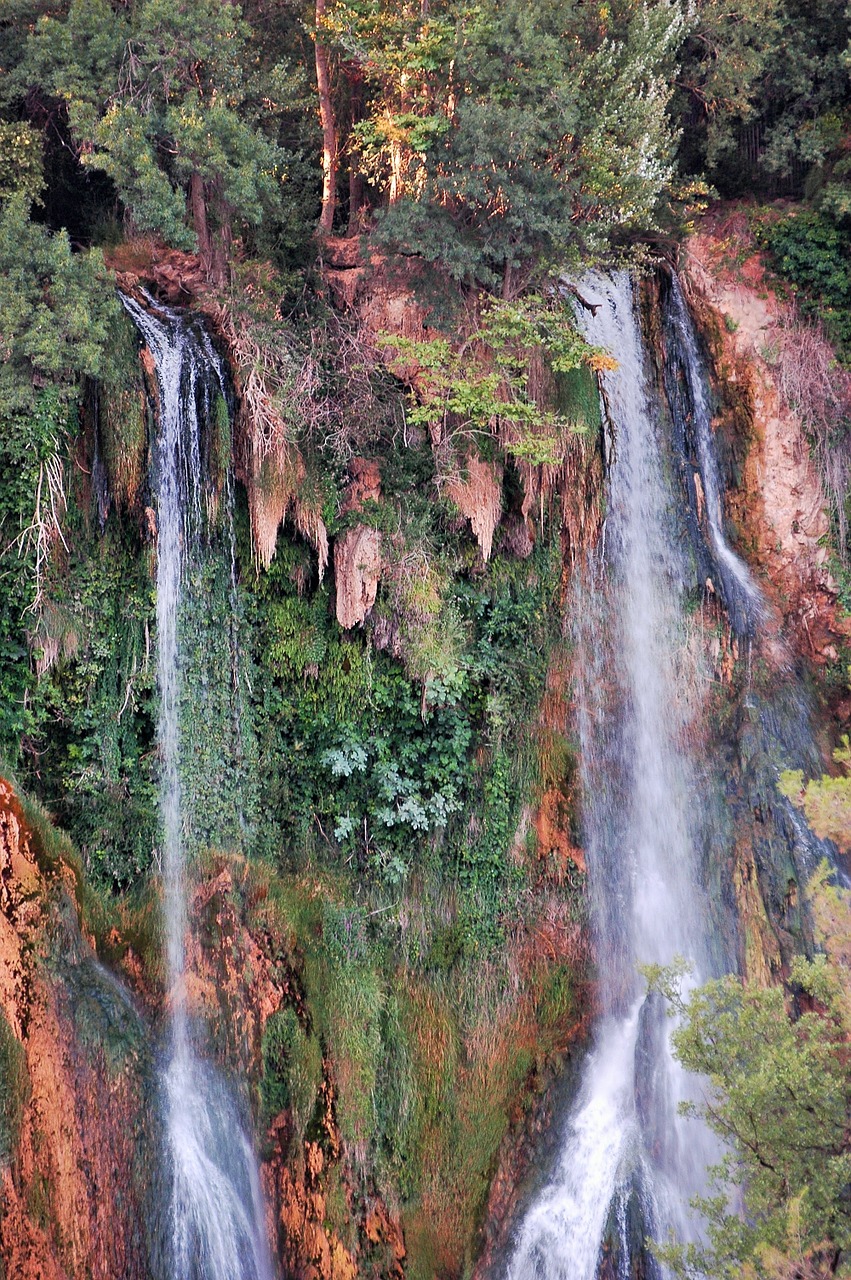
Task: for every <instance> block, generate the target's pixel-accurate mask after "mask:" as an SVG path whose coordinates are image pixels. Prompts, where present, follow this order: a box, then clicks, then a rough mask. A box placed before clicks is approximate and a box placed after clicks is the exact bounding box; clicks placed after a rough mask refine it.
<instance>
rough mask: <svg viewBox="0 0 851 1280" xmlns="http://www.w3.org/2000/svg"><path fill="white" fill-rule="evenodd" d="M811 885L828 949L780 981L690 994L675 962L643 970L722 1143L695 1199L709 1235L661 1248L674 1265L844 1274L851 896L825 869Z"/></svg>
mask: <svg viewBox="0 0 851 1280" xmlns="http://www.w3.org/2000/svg"><path fill="white" fill-rule="evenodd" d="M810 894H811V898H812V902H813V913H814V918H815V922H816V926H817V930H818V932H819V936H820V939H821V942H822V944H823V945H824V946H825V948H826V954H824V955H821V956H819V957H817V958H816V959H815V960H812V961H806V960H798V961H796V963H795V965H794V966H793V970H792V974H791V976H790V988H789V990H788V992H784V991H783V990H782V989H780V988H777V987H774V988H769V989H754V988H748V987H746V986H744V985H743V983H742V982H741V980H740V979H739V978H737V977H735V976H728V977H725V978H721V979H719V980H717V981H713V982H709V983H707V984H706V985H705V986H703V987H702V988H700V989H699V990H697V991H695V992H693V993H692V994H691V996H690V997H689V998H688V999H687V1000H686V999H683V997H682V996H681V994H680V992H679V987H678V977H679V975H678V973H677V972H676V970H673V971H672V970H668V971H667V972H665V971H660V970H654V971H653V972H651V974H650V978H651V985H653V986H656V987H658V988H660V989H661V990H662V991H663V992H664V993H665V995H666V996H667V997H668V998H669V1000H670V1001H671V1006H672V1009H673V1010H674V1011H675V1012H676V1013H677V1014H678V1015H679V1017H680V1019H681V1022H680V1025H679V1026H678V1027H677V1029H676V1030H675V1031H674V1036H673V1042H674V1049H675V1052H676V1055H677V1057H678V1058H679V1059H680V1061H681V1062H683V1064H684V1065H685V1066H686V1067H687V1068H688V1069H689V1070H690V1071H694V1072H698V1073H699V1074H700V1075H701V1076H702V1077H703V1078H704V1081H705V1093H704V1101H703V1103H702V1104H698V1105H696V1106H692V1107H689V1108H688V1109H689V1110H691V1111H693V1112H694V1111H696V1112H699V1113H701V1114H702V1115H703V1116H704V1118H705V1120H706V1121H707V1123H708V1124H709V1126H710V1127H711V1128H712V1129H713V1130H714V1131H715V1132H716V1133H717V1134H719V1135H720V1137H721V1138H722V1139H723V1141H724V1143H725V1146H726V1154H725V1156H724V1159H723V1160H722V1162H721V1164H720V1165H719V1166H718V1167H717V1168H716V1169H714V1170H713V1171H712V1175H713V1181H714V1185H715V1191H716V1194H715V1195H713V1196H710V1197H706V1198H703V1199H701V1200H699V1201H697V1202H696V1204H697V1206H698V1207H699V1208H700V1209H701V1211H702V1212H703V1214H704V1217H705V1220H706V1224H707V1234H708V1241H709V1243H708V1246H707V1247H705V1248H701V1247H698V1246H694V1245H692V1246H688V1247H683V1246H680V1245H677V1244H672V1245H670V1246H668V1247H664V1248H661V1249H660V1250H659V1252H660V1255H661V1256H662V1257H663V1258H664V1260H665V1261H667V1262H668V1263H669V1264H671V1265H672V1266H673V1268H674V1269H675V1271H676V1272H677V1274H679V1275H684V1276H694V1277H698V1276H711V1277H713V1280H782V1278H783V1277H788V1278H789V1280H792V1277H796V1276H797V1277H799V1280H803V1278H805V1277H813V1280H815V1277H817V1276H833V1275H843V1276H848V1275H849V1274H851V1072H849V1040H851V1002H849V971H848V968H849V959H851V895H849V894H848V893H847V892H846V891H842V890H839V889H837V888H836V887H834V886H831V885H830V884H829V883H828V871H827V868H823V869H822V871H821V872H820V873H819V874H818V876H817V877H816V879H815V880H814V882H813V884H812V885H811V888H810ZM738 1201H741V1205H742V1210H743V1211H742V1213H741V1214H739V1213H736V1212H734V1211H733V1209H732V1207H731V1206H734V1205H736V1203H737V1202H738Z"/></svg>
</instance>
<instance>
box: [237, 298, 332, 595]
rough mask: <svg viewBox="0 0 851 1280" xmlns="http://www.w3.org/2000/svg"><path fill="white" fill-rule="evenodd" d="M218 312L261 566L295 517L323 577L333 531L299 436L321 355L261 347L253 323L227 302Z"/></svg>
mask: <svg viewBox="0 0 851 1280" xmlns="http://www.w3.org/2000/svg"><path fill="white" fill-rule="evenodd" d="M213 316H214V319H215V321H216V323H217V325H218V328H219V331H220V332H221V334H222V336H223V337H224V339H225V341H226V342H227V344H228V347H229V349H230V352H231V356H232V367H233V369H234V373H235V377H236V381H237V390H238V392H239V410H238V414H237V421H236V427H237V436H238V439H239V449H238V457H237V464H238V467H239V470H240V479H242V481H243V483H244V484H245V486H246V489H247V491H248V506H249V513H250V517H251V538H252V545H253V549H254V558H255V564H256V565H257V567H258V568H260V567H262V568H264V569H266V568H268V567H269V565H270V564H271V562H272V558H273V557H274V555H275V547H276V545H277V540H278V530H279V528H280V526H281V524H282V522H283V521H284V520H285V519H286V518H287V516H289V517H290V518H291V519H292V521H293V523H294V524H295V527H296V529H297V530H298V532H299V533H300V534H301V535H302V537H303V538H306V539H307V541H308V542H310V544H311V545H312V546H313V548H314V549H315V551H316V554H317V556H318V559H319V577H320V579H321V578H322V576H323V574H324V572H325V569H326V567H327V564H328V533H327V530H326V528H325V522H324V520H323V518H322V510H321V501H320V498H319V495H318V494H310V493H308V492H306V489H307V468H306V466H305V463H304V458H303V457H302V455H301V451H300V449H299V448H298V445H297V444H296V443H295V441H294V438H293V437H294V435H295V431H296V428H297V427H298V426H299V425H301V423H302V421H303V418H302V412H301V411H302V409H303V408H304V407H305V406H306V405H309V404H311V403H312V392H313V391H314V390H315V385H316V383H317V380H318V369H317V365H316V361H315V360H313V359H312V358H311V357H308V358H307V359H305V360H303V361H299V360H298V359H297V357H296V355H295V354H294V353H293V352H292V351H291V350H290V349H289V347H288V346H286V344H285V343H284V341H283V339H282V341H281V343H280V344H279V345H276V347H275V348H274V349H271V348H270V347H267V346H264V345H262V344H261V343H260V342H258V341H257V339H256V337H255V336H254V335H253V333H252V330H251V326H250V325H247V324H237V322H236V318H235V316H234V314H233V312H232V311H231V310H230V308H229V307H227V306H225V305H223V304H219V305H218V306H217V307H216V308H215V310H214V312H213ZM284 406H286V409H285V408H284Z"/></svg>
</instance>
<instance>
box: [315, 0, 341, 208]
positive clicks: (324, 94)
mask: <svg viewBox="0 0 851 1280" xmlns="http://www.w3.org/2000/svg"><path fill="white" fill-rule="evenodd" d="M324 16H325V0H316V85H317V88H318V89H319V122H320V124H321V125H322V215H321V217H320V219H319V229H320V231H325V232H330V231H331V230H332V228H333V226H334V214H335V212H336V209H337V128H336V125H335V124H334V108H333V104H332V102H331V76H330V73H329V70H328V49H327V47H326V46H325V45H324V44H323V43H322V31H321V24H322V19H323V18H324Z"/></svg>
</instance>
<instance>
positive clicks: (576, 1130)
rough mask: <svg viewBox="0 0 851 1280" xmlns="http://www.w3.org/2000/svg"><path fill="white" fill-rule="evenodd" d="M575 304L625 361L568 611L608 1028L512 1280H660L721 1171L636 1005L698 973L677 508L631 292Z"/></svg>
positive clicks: (597, 284) (675, 1069) (701, 911)
mask: <svg viewBox="0 0 851 1280" xmlns="http://www.w3.org/2000/svg"><path fill="white" fill-rule="evenodd" d="M583 295H584V296H586V297H588V298H590V300H591V301H592V302H594V303H596V302H598V301H599V303H600V306H599V308H598V310H597V313H596V315H595V316H594V317H593V318H590V317H589V316H588V315H587V313H585V314H583V317H582V323H583V325H584V328H585V331H586V336H587V337H588V338H589V340H590V341H592V342H593V343H595V344H597V345H599V346H602V347H605V348H606V349H607V350H609V351H611V352H612V353H613V354H614V355H615V356H616V358H617V360H618V368H617V369H616V370H615V371H613V372H612V373H609V374H606V375H605V378H604V383H605V392H606V400H607V405H608V412H609V418H610V424H611V429H612V436H613V439H612V442H611V456H612V461H611V466H610V473H609V481H608V486H609V487H608V501H607V517H606V524H605V533H604V547H603V548H602V549H601V550H600V552H599V554H598V557H597V559H596V561H595V562H593V563H592V564H591V566H590V568H589V574H588V579H587V581H586V582H585V583H584V584H583V585H582V586H581V587H580V589H579V597H578V599H577V600H576V604H575V610H574V612H575V614H576V616H577V618H578V623H577V627H576V646H577V682H578V705H579V714H578V720H579V734H580V747H581V768H582V790H583V826H584V832H583V837H584V846H585V850H586V857H587V864H588V874H589V887H590V895H591V912H592V922H593V928H594V932H595V944H596V952H597V961H598V976H599V991H600V1005H601V1013H600V1019H599V1023H598V1026H597V1029H596V1035H595V1042H594V1046H593V1048H592V1051H591V1053H590V1054H589V1057H588V1060H587V1063H586V1066H585V1069H584V1073H583V1078H582V1083H581V1085H580V1089H579V1093H578V1096H577V1098H576V1100H575V1103H574V1105H573V1108H572V1111H571V1114H570V1115H569V1117H568V1123H567V1127H566V1131H565V1134H564V1138H563V1142H562V1147H561V1155H560V1158H559V1160H558V1163H557V1167H556V1169H555V1171H554V1173H553V1175H552V1177H551V1179H550V1181H549V1184H548V1185H547V1186H546V1187H545V1188H544V1190H543V1191H542V1192H541V1194H540V1195H539V1196H538V1197H537V1199H536V1200H535V1201H534V1202H533V1203H532V1205H531V1207H530V1208H529V1210H528V1211H527V1213H526V1215H525V1217H524V1219H523V1220H522V1222H521V1224H520V1227H519V1230H518V1232H517V1236H516V1240H515V1247H514V1252H513V1256H512V1258H511V1261H510V1263H509V1266H508V1277H509V1280H531V1277H538V1278H540V1280H595V1277H596V1276H598V1275H599V1274H600V1273H601V1268H603V1267H605V1274H606V1275H607V1276H609V1275H614V1276H617V1277H618V1278H619V1280H629V1278H630V1277H635V1276H637V1275H640V1276H644V1277H658V1276H660V1275H663V1274H664V1272H663V1271H662V1269H661V1268H660V1266H659V1264H658V1262H656V1260H655V1259H654V1258H653V1257H652V1256H651V1255H650V1254H648V1253H647V1251H646V1249H645V1246H644V1241H645V1239H646V1238H647V1237H648V1236H649V1237H653V1238H656V1239H665V1238H666V1237H667V1235H668V1233H669V1232H671V1231H673V1232H674V1233H675V1234H676V1235H677V1236H678V1238H680V1239H695V1238H697V1237H698V1236H699V1232H700V1223H699V1222H698V1221H697V1220H696V1219H695V1216H694V1214H693V1211H692V1210H691V1209H690V1207H689V1201H690V1199H691V1197H692V1196H694V1195H696V1194H698V1193H700V1192H701V1191H702V1190H704V1189H705V1170H706V1167H707V1165H709V1164H711V1163H713V1162H714V1161H715V1160H716V1159H717V1157H718V1150H717V1147H716V1144H715V1140H714V1139H713V1137H712V1135H711V1134H710V1133H709V1131H708V1130H707V1129H706V1127H705V1126H704V1125H703V1123H702V1122H701V1121H699V1120H697V1119H685V1118H683V1117H682V1116H681V1115H679V1114H678V1104H679V1103H680V1102H681V1101H683V1100H686V1099H687V1098H688V1097H689V1094H690V1089H691V1088H693V1085H692V1084H691V1082H690V1081H689V1079H688V1077H687V1075H686V1073H685V1072H684V1071H683V1069H682V1068H681V1067H680V1066H679V1064H678V1063H677V1062H676V1060H675V1059H674V1058H673V1055H672V1052H671V1046H670V1035H671V1025H670V1020H668V1019H667V1018H666V1016H665V1012H664V1009H663V1007H662V1002H661V999H660V998H659V997H655V996H651V997H649V998H648V997H647V996H646V995H645V994H644V991H643V986H644V984H643V981H642V980H641V979H640V977H639V974H638V971H637V966H638V965H640V964H642V963H655V962H658V963H662V964H665V963H669V962H670V961H671V960H672V959H673V958H674V957H675V956H677V955H681V956H684V957H686V958H687V959H688V960H690V961H691V963H692V964H693V966H694V977H693V979H692V980H693V981H695V982H697V981H700V980H701V974H703V975H704V976H706V974H707V973H708V950H709V948H708V938H707V933H708V924H707V919H708V915H707V911H706V907H705V904H704V902H703V900H702V893H701V889H700V887H699V883H698V881H699V877H698V872H697V867H696V854H695V850H696V848H697V845H698V841H699V835H700V830H701V823H702V812H701V802H700V797H699V794H698V788H697V787H696V785H695V784H696V773H695V770H694V768H693V763H692V760H691V759H690V753H689V747H688V730H689V720H690V717H691V715H692V714H693V706H692V701H691V698H690V687H689V686H690V682H692V683H693V678H694V672H693V669H692V668H691V667H690V666H689V659H688V657H687V655H686V645H685V643H684V642H685V635H684V624H683V603H684V595H685V591H686V587H687V581H688V576H689V575H688V567H687V565H686V564H685V563H684V560H683V553H682V551H681V540H680V538H679V536H678V527H679V526H678V521H677V506H678V498H677V496H676V495H675V493H674V492H673V489H672V486H671V483H670V479H669V470H670V469H669V468H668V467H667V466H666V456H665V452H664V449H663V445H662V441H661V439H660V428H659V424H658V422H657V421H656V417H657V416H658V415H656V416H654V413H653V408H652V405H651V402H650V397H649V394H648V388H647V372H646V369H645V361H644V354H643V347H642V340H641V334H640V329H639V323H638V318H637V315H636V309H635V304H634V300H633V296H632V286H631V282H630V280H629V277H628V276H627V275H626V274H619V275H616V276H615V277H613V278H612V279H604V278H601V277H593V278H592V279H590V280H586V281H585V282H584V283H583ZM713 474H714V473H713ZM706 487H707V489H708V490H709V493H708V494H707V501H709V500H710V497H709V494H710V493H711V484H710V485H707V486H706ZM716 497H717V502H718V508H717V518H716V517H714V516H713V517H712V522H711V525H710V527H711V530H712V538H713V544H714V545H713V550H715V551H718V552H719V558H720V559H721V560H722V561H723V563H724V564H725V565H726V567H727V571H728V573H729V575H730V577H731V580H732V581H733V583H734V585H735V588H736V589H737V590H738V591H739V592H740V594H741V596H742V597H743V598H744V599H745V600H746V601H747V604H748V606H750V607H751V608H752V609H753V610H754V612H755V611H756V607H757V599H756V597H755V596H754V597H752V596H751V581H750V577H749V575H748V572H747V570H746V568H745V567H744V565H742V564H741V562H740V561H739V560H738V557H736V556H735V553H734V552H733V551H732V550H731V549H730V548H729V547H728V546H727V544H726V542H725V541H724V534H723V530H722V527H721V523H720V491H718V490H717V491H716V494H714V495H712V500H713V501H715V499H716ZM715 544H717V545H715ZM753 591H754V592H756V588H755V587H754V588H753Z"/></svg>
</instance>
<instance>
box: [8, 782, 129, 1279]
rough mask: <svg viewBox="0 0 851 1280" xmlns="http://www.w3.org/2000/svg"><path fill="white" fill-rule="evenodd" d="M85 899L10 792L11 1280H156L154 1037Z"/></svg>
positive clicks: (9, 1253)
mask: <svg viewBox="0 0 851 1280" xmlns="http://www.w3.org/2000/svg"><path fill="white" fill-rule="evenodd" d="M75 894H76V883H75V877H74V874H73V871H72V869H71V868H70V866H69V865H68V864H67V863H66V862H65V861H64V860H63V859H62V858H61V856H59V857H53V856H52V855H51V854H47V853H46V852H45V850H44V848H43V846H42V844H41V841H40V837H39V835H38V834H37V833H36V832H34V831H33V830H32V829H31V827H30V826H29V824H28V823H27V821H26V820H25V818H24V814H23V811H22V809H21V806H20V804H19V802H18V800H17V798H16V796H15V794H14V792H13V790H12V788H11V787H10V786H9V784H8V783H6V782H5V781H3V780H0V1010H2V1013H3V1015H4V1017H5V1020H6V1022H7V1024H8V1027H9V1028H10V1029H11V1032H12V1035H13V1037H14V1040H15V1041H16V1042H17V1043H18V1045H19V1046H20V1050H19V1051H18V1053H17V1055H16V1056H18V1057H19V1060H20V1064H21V1070H20V1072H19V1077H18V1080H17V1084H16V1086H15V1087H16V1091H17V1095H18V1097H17V1105H18V1123H17V1124H16V1125H15V1128H16V1130H17V1131H16V1132H15V1133H14V1134H13V1141H12V1143H11V1148H12V1149H11V1158H10V1161H9V1163H8V1165H6V1167H4V1168H2V1169H0V1181H2V1202H0V1271H2V1272H3V1274H4V1276H5V1277H6V1280H36V1278H38V1280H42V1278H44V1280H60V1278H62V1280H64V1278H65V1277H68V1278H69V1280H70V1278H71V1277H81V1278H82V1277H91V1278H92V1280H115V1277H117V1276H121V1277H126V1280H135V1278H136V1277H139V1280H142V1278H143V1277H147V1276H148V1275H149V1274H150V1269H149V1266H148V1258H147V1242H146V1240H145V1236H144V1229H143V1226H142V1224H143V1223H144V1221H145V1219H146V1216H147V1215H146V1213H145V1212H144V1201H145V1198H146V1195H147V1187H146V1175H145V1171H144V1159H143V1158H142V1159H140V1156H141V1155H142V1151H143V1148H144V1145H145V1143H144V1136H143V1134H142V1125H141V1122H140V1114H141V1105H140V1104H141V1101H142V1098H143V1096H144V1092H145V1077H146V1071H145V1066H146V1062H145V1059H146V1044H145V1037H144V1033H143V1028H142V1024H141V1022H140V1020H139V1018H138V1016H137V1014H136V1012H135V1010H134V1009H133V1006H132V1003H131V1002H130V1000H129V998H128V997H127V995H126V993H124V992H123V990H122V989H121V987H120V986H119V985H118V984H117V983H115V981H114V980H113V979H111V978H110V977H109V976H108V975H107V974H106V973H105V971H104V970H103V969H102V968H101V966H100V965H99V964H98V962H97V960H96V959H95V956H94V953H93V951H92V949H91V947H90V945H89V943H88V942H87V941H86V940H85V939H84V938H83V936H82V934H81V931H80V927H79V924H78V920H77V909H76V897H75Z"/></svg>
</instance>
